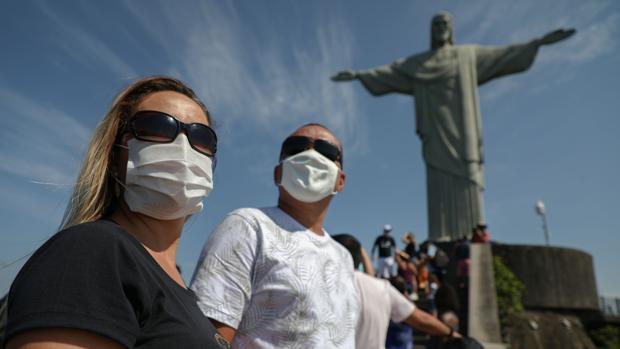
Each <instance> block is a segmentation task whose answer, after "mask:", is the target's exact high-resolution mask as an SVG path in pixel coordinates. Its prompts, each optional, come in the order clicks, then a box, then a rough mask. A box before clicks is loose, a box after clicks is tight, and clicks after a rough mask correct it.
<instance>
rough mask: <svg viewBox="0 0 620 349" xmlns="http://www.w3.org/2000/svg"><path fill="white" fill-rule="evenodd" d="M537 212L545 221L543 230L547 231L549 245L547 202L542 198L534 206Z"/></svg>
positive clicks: (546, 236)
mask: <svg viewBox="0 0 620 349" xmlns="http://www.w3.org/2000/svg"><path fill="white" fill-rule="evenodd" d="M534 209H535V210H536V214H538V215H539V216H540V217H541V218H542V221H543V232H544V233H545V242H546V243H547V246H549V227H548V226H547V213H546V212H545V203H544V202H543V201H542V200H538V201H537V202H536V205H535V206H534Z"/></svg>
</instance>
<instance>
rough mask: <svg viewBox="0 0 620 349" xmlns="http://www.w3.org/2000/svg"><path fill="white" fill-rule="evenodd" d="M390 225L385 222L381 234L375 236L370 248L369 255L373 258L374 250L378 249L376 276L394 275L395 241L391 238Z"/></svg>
mask: <svg viewBox="0 0 620 349" xmlns="http://www.w3.org/2000/svg"><path fill="white" fill-rule="evenodd" d="M391 232H392V226H391V225H389V224H386V225H384V226H383V235H379V236H377V238H376V239H375V243H374V244H373V245H372V249H371V250H370V254H371V256H372V257H373V258H374V256H375V250H377V249H378V250H379V263H378V265H377V276H379V277H382V278H384V279H389V278H390V277H392V276H394V275H395V274H394V253H395V252H396V242H395V241H394V238H392V236H391V234H390V233H391Z"/></svg>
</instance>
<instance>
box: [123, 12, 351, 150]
mask: <svg viewBox="0 0 620 349" xmlns="http://www.w3.org/2000/svg"><path fill="white" fill-rule="evenodd" d="M126 4H127V6H128V8H129V9H130V10H131V11H132V13H133V14H134V16H135V17H136V18H137V19H138V22H140V23H142V24H143V25H144V28H145V30H147V31H148V32H150V34H151V36H152V37H153V38H158V39H159V44H160V45H161V46H162V47H165V48H166V50H167V51H168V52H178V54H177V58H178V59H177V61H176V62H175V63H174V65H173V67H171V69H170V70H171V71H176V72H180V73H181V74H182V76H184V77H186V78H187V80H189V82H190V83H191V85H192V86H193V87H195V88H196V89H197V90H198V91H200V92H202V93H203V95H205V96H206V97H207V98H206V100H207V103H208V104H209V106H210V107H211V108H212V109H214V110H215V111H217V110H226V111H227V113H230V114H227V115H226V118H225V119H224V120H222V121H220V129H221V128H223V129H224V130H223V132H228V130H229V129H230V128H231V127H236V126H237V125H238V124H239V123H246V124H250V125H255V126H256V127H259V128H261V129H262V130H263V131H265V132H273V133H274V134H281V133H282V130H287V131H290V130H291V129H292V128H294V127H295V126H298V125H300V123H302V122H308V121H317V122H321V123H325V124H326V125H328V126H329V127H331V128H333V129H334V131H335V132H336V133H337V134H339V135H340V136H341V137H342V138H344V140H345V142H347V144H348V145H349V148H351V146H353V147H355V145H356V144H359V143H362V142H359V141H357V139H358V137H360V136H359V135H360V134H363V132H359V131H360V128H362V127H363V126H361V125H360V123H359V122H358V121H357V120H356V117H357V115H358V113H357V110H356V108H357V107H356V105H357V101H356V100H355V95H354V92H353V91H354V90H353V86H351V85H352V84H336V83H333V82H332V81H330V80H329V76H331V75H332V74H334V73H335V71H336V70H338V69H341V68H344V67H349V66H352V64H351V55H352V52H351V51H352V45H353V43H354V38H353V35H352V33H351V32H350V30H349V29H348V28H347V26H346V24H345V22H343V21H342V20H340V19H338V18H330V17H329V16H326V17H324V18H323V19H322V23H320V25H318V26H317V29H316V31H315V32H314V39H312V40H310V41H304V42H297V41H295V38H291V37H289V36H288V35H272V36H269V39H262V38H264V37H265V36H267V35H263V36H260V35H259V33H256V32H252V31H251V30H249V29H248V28H247V27H244V23H241V22H240V21H239V16H238V14H237V12H236V10H235V8H234V7H233V6H232V5H231V3H228V2H226V3H222V2H214V1H207V2H200V3H199V5H196V6H188V7H186V8H185V9H179V8H175V7H171V6H169V5H168V4H167V3H166V2H159V3H155V4H153V5H152V8H154V9H152V10H151V11H150V12H149V13H146V11H145V9H144V8H137V7H136V3H135V2H130V1H127V2H126ZM158 8H159V9H158ZM188 9H192V10H191V11H190V10H188ZM153 18H157V22H159V23H180V22H182V23H192V25H184V24H181V25H176V26H167V25H160V26H153V25H152V24H151V23H152V22H153ZM267 23H269V22H268V21H267ZM171 28H172V29H171ZM278 30H281V28H275V27H269V25H267V26H261V31H263V34H264V32H270V31H271V32H273V33H274V34H283V33H278ZM171 31H172V32H171ZM284 34H285V33H284ZM170 37H174V38H175V40H171V39H170Z"/></svg>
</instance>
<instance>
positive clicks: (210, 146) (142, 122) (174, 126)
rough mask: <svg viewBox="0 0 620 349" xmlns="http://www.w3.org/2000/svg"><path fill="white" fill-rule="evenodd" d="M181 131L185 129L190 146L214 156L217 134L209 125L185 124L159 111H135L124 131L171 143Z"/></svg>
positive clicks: (152, 140)
mask: <svg viewBox="0 0 620 349" xmlns="http://www.w3.org/2000/svg"><path fill="white" fill-rule="evenodd" d="M181 131H185V134H186V135H187V140H189V144H190V145H191V146H192V148H194V149H195V150H196V151H198V152H199V153H201V154H204V155H206V156H208V157H211V158H213V157H215V153H216V152H217V135H216V134H215V131H213V129H212V128H211V127H209V126H207V125H205V124H199V123H192V124H186V123H184V122H181V121H179V120H177V119H176V118H175V117H174V116H172V115H169V114H166V113H163V112H160V111H155V110H141V111H139V112H137V113H135V114H134V115H133V116H132V117H131V118H130V119H129V124H128V126H127V129H126V130H125V132H124V133H127V132H130V133H131V134H133V136H134V137H136V138H137V139H139V140H141V141H147V142H154V143H172V142H174V140H175V139H176V138H177V136H178V135H179V132H181Z"/></svg>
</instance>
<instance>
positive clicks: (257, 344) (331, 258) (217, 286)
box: [190, 207, 359, 349]
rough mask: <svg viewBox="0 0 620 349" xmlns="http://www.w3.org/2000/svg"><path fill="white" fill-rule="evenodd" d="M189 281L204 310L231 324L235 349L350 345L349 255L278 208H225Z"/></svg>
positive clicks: (353, 312) (353, 311)
mask: <svg viewBox="0 0 620 349" xmlns="http://www.w3.org/2000/svg"><path fill="white" fill-rule="evenodd" d="M190 288H191V289H192V290H193V291H194V292H195V293H196V295H197V297H198V305H199V306H200V308H201V309H202V311H203V313H204V314H205V315H206V316H207V317H209V318H212V319H214V320H217V321H219V322H222V323H224V324H226V325H228V326H231V327H233V328H236V329H237V332H236V335H235V337H234V340H233V343H232V345H233V347H235V348H240V349H242V348H351V349H353V348H354V347H355V343H354V341H355V326H356V324H357V318H358V316H359V302H358V298H357V292H356V290H355V282H354V277H353V261H352V258H351V255H350V254H349V252H348V251H347V250H346V249H344V248H343V247H342V246H341V245H340V244H338V243H337V242H336V241H334V240H333V239H332V238H331V237H330V236H329V234H327V232H324V235H323V236H319V235H317V234H315V233H313V232H312V231H310V230H308V229H307V228H305V227H304V226H302V225H301V224H299V223H298V222H297V221H295V220H294V219H293V218H292V217H290V216H289V215H288V214H286V213H285V212H284V211H282V210H280V209H279V208H277V207H273V208H262V209H250V208H244V209H239V210H235V211H233V212H231V213H229V214H228V215H227V216H226V217H225V218H224V220H223V221H222V222H221V223H220V224H219V226H217V227H216V228H215V230H214V231H213V232H212V233H211V236H209V239H208V241H207V243H206V244H205V246H204V248H203V251H202V253H201V256H200V259H199V261H198V265H197V267H196V271H195V272H194V276H193V278H192V282H191V285H190Z"/></svg>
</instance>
